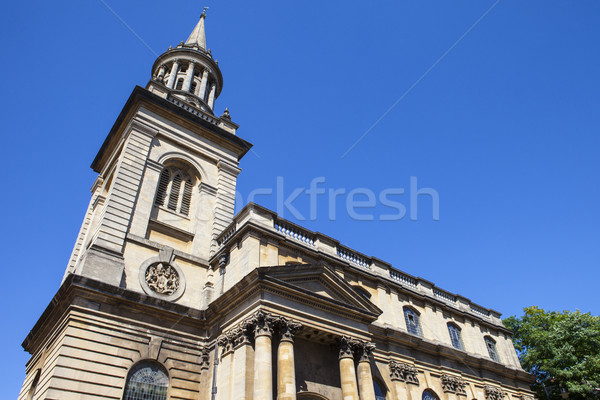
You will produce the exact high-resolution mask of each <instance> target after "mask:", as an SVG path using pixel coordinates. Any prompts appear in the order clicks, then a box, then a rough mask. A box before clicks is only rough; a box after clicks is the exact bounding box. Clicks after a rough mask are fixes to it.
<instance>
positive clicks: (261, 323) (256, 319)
mask: <svg viewBox="0 0 600 400" xmlns="http://www.w3.org/2000/svg"><path fill="white" fill-rule="evenodd" d="M275 320H276V318H275V317H273V316H272V315H271V314H269V313H267V312H265V311H263V310H258V311H257V312H256V313H255V314H254V315H253V316H252V317H250V318H248V319H247V320H246V321H244V322H243V326H244V329H246V330H254V338H255V339H256V338H257V337H259V336H269V337H271V336H272V335H273V328H274V323H275Z"/></svg>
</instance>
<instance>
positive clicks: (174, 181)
mask: <svg viewBox="0 0 600 400" xmlns="http://www.w3.org/2000/svg"><path fill="white" fill-rule="evenodd" d="M191 202H192V178H191V177H190V175H189V174H187V173H186V172H185V171H184V170H182V169H180V168H177V167H167V168H165V169H163V170H162V172H161V173H160V178H159V181H158V191H157V193H156V200H155V201H154V204H155V205H157V206H163V207H167V208H168V209H169V210H173V211H175V212H178V213H181V214H183V215H189V213H190V204H191Z"/></svg>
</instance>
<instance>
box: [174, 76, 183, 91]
mask: <svg viewBox="0 0 600 400" xmlns="http://www.w3.org/2000/svg"><path fill="white" fill-rule="evenodd" d="M181 88H183V78H179V79H177V84H175V89H176V90H181Z"/></svg>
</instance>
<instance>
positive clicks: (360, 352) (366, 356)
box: [354, 341, 375, 362]
mask: <svg viewBox="0 0 600 400" xmlns="http://www.w3.org/2000/svg"><path fill="white" fill-rule="evenodd" d="M373 350H375V345H374V344H373V343H370V342H362V341H361V342H358V343H357V344H356V345H355V346H354V351H355V353H356V355H357V357H358V362H369V361H370V359H371V354H373Z"/></svg>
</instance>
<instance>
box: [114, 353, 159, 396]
mask: <svg viewBox="0 0 600 400" xmlns="http://www.w3.org/2000/svg"><path fill="white" fill-rule="evenodd" d="M168 389H169V376H168V375H167V371H165V369H164V368H163V366H162V365H160V364H158V363H155V362H151V361H142V362H140V363H138V364H136V365H134V366H133V368H131V371H129V374H128V375H127V383H126V384H125V392H124V394H123V400H166V399H167V390H168Z"/></svg>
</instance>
